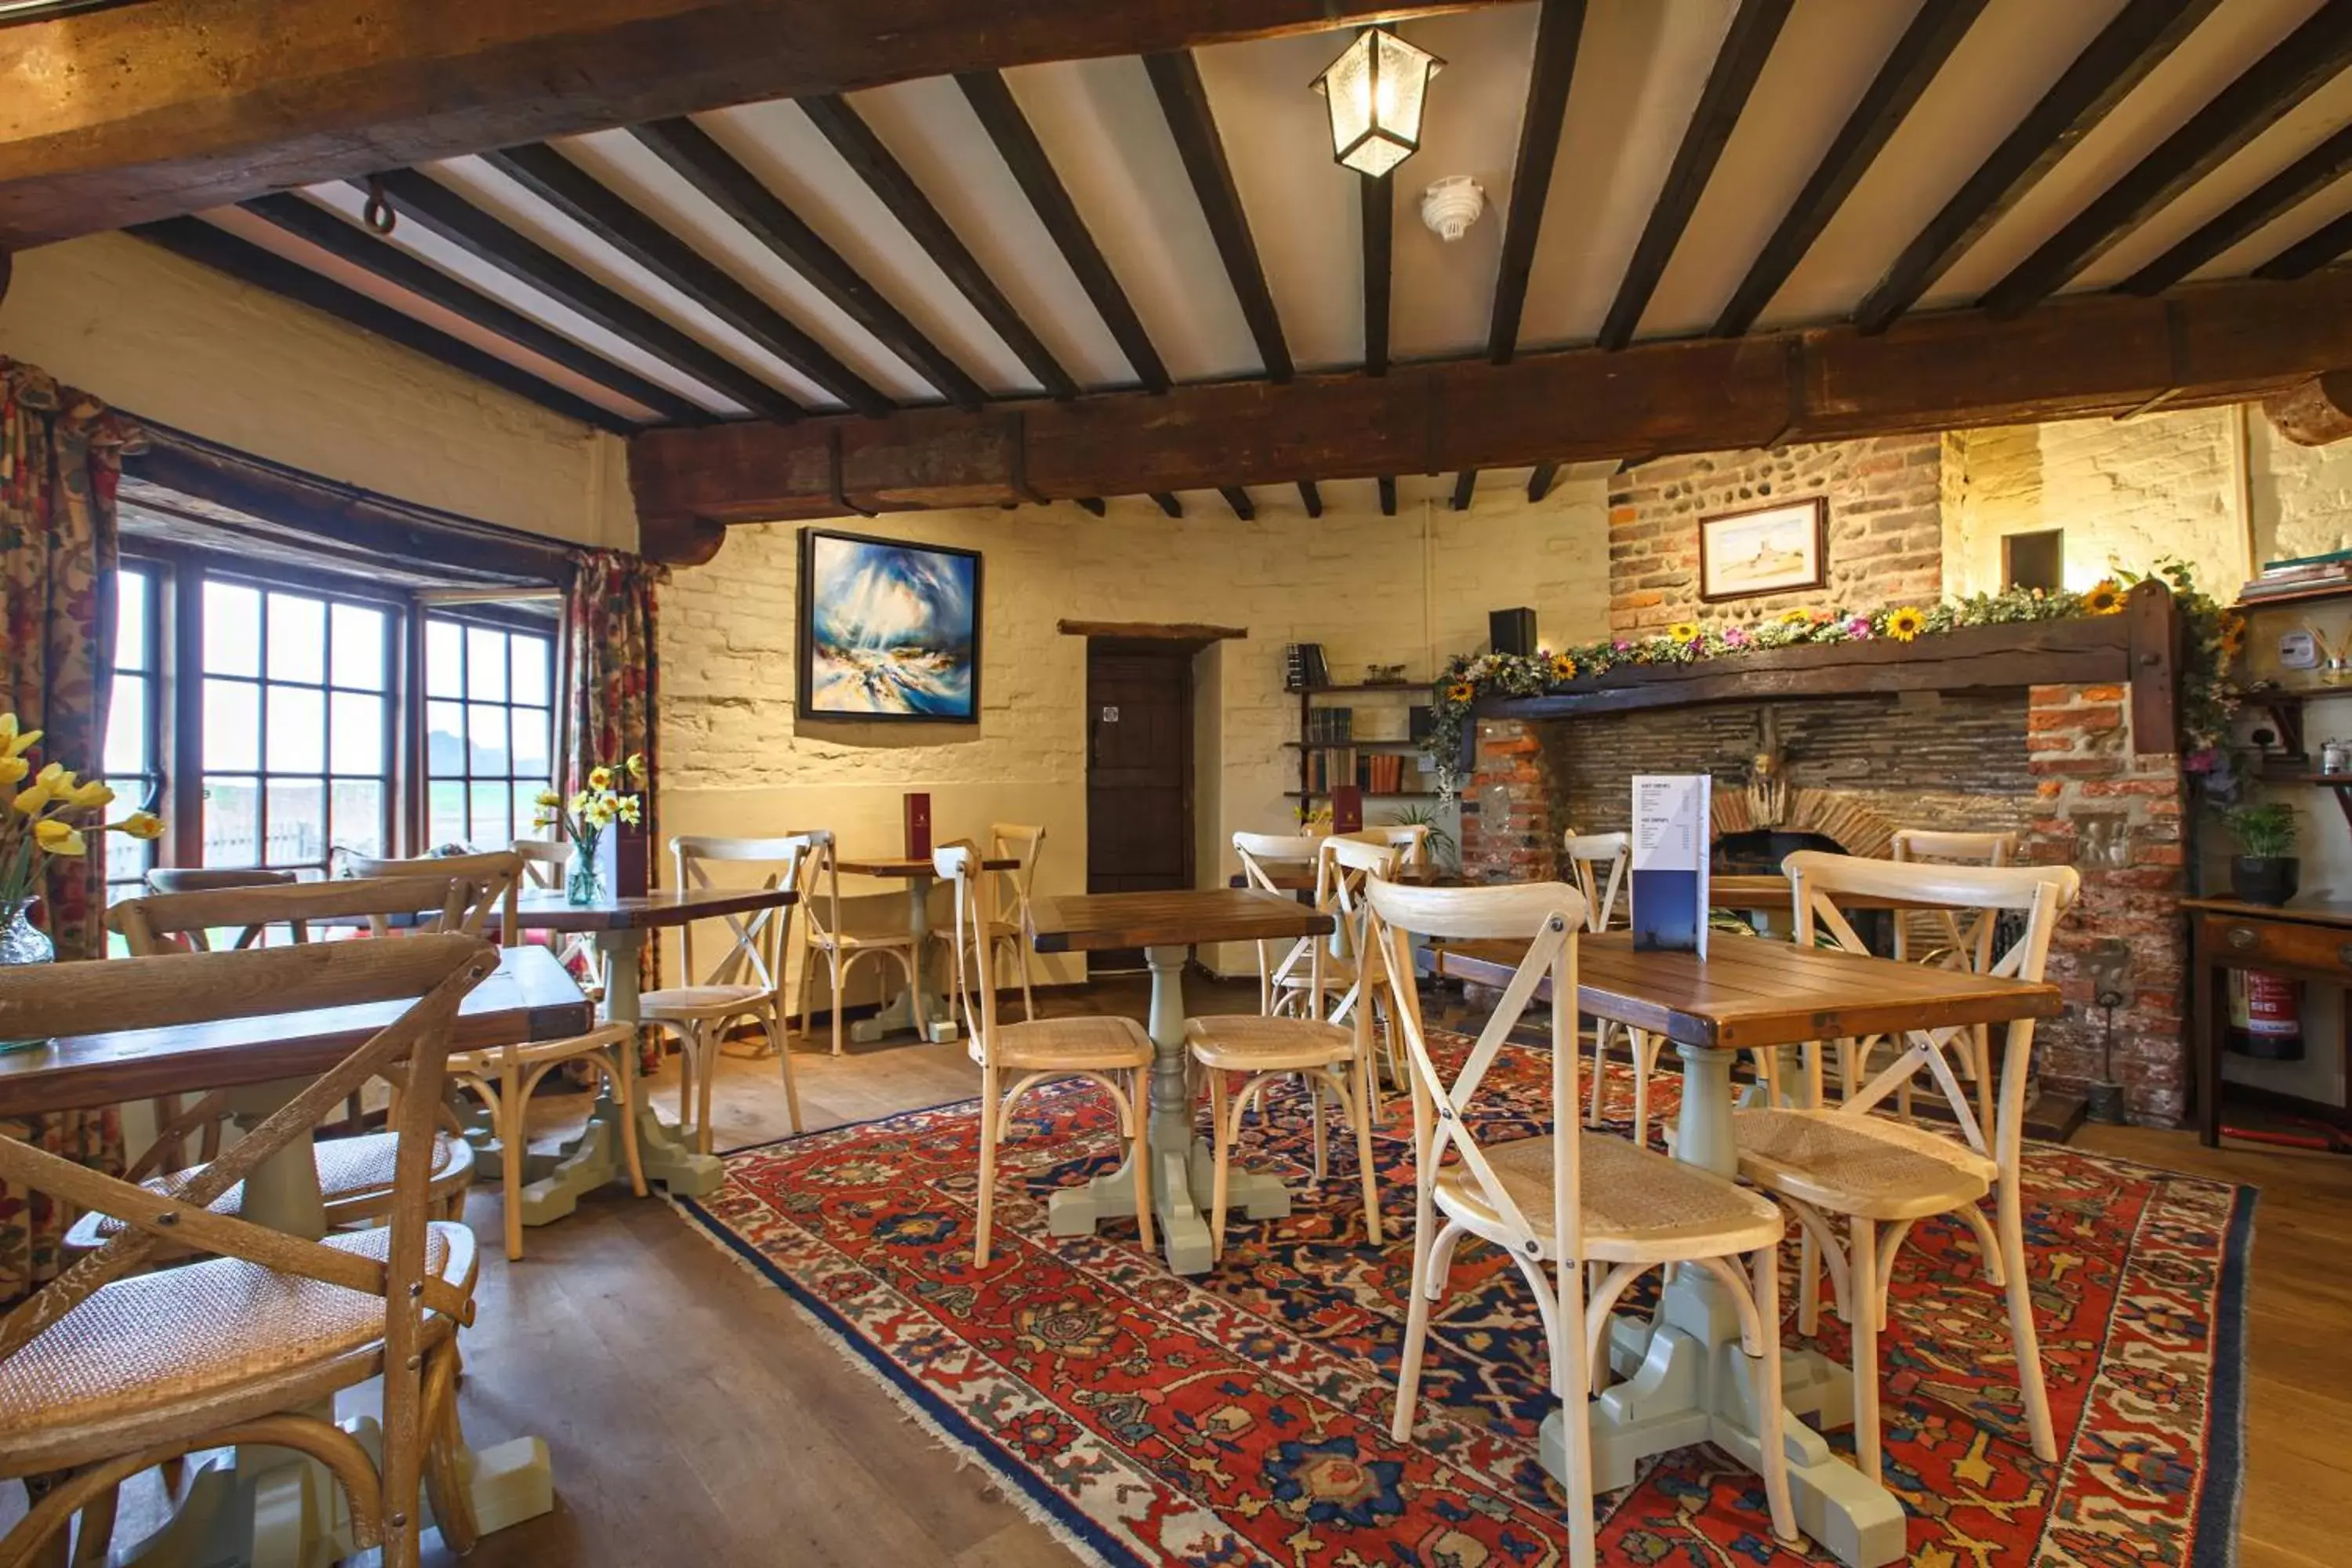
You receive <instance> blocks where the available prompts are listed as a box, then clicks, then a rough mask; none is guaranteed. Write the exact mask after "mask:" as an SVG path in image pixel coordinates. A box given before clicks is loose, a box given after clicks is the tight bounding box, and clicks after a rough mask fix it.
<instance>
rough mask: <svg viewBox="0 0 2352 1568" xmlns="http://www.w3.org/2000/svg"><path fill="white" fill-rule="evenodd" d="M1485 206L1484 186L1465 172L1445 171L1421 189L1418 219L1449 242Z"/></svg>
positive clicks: (1476, 219)
mask: <svg viewBox="0 0 2352 1568" xmlns="http://www.w3.org/2000/svg"><path fill="white" fill-rule="evenodd" d="M1485 211H1486V186H1484V185H1482V184H1479V183H1478V182H1477V181H1475V180H1474V179H1472V178H1471V177H1470V176H1469V175H1467V174H1448V175H1447V176H1446V177H1445V178H1444V179H1442V180H1440V181H1438V182H1437V183H1436V184H1433V185H1432V186H1430V187H1429V189H1427V190H1425V191H1423V192H1422V193H1421V221H1422V222H1423V223H1425V224H1427V225H1428V226H1429V232H1430V233H1432V234H1433V235H1435V236H1437V237H1438V238H1440V239H1442V240H1444V241H1445V243H1446V244H1448V245H1451V244H1453V243H1454V241H1455V240H1457V239H1460V238H1461V237H1463V236H1464V235H1465V234H1467V233H1469V232H1470V226H1471V225H1472V224H1474V223H1476V222H1477V221H1478V215H1479V214H1480V213H1483V212H1485Z"/></svg>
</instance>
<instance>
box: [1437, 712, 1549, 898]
mask: <svg viewBox="0 0 2352 1568" xmlns="http://www.w3.org/2000/svg"><path fill="white" fill-rule="evenodd" d="M1497 788H1499V789H1501V790H1502V791H1503V792H1504V794H1505V795H1506V796H1507V798H1508V800H1509V802H1510V816H1509V819H1508V821H1507V823H1498V822H1497V821H1496V818H1495V816H1494V815H1493V814H1492V813H1491V812H1489V811H1488V810H1487V809H1486V808H1487V805H1488V800H1487V796H1488V795H1489V794H1490V792H1492V791H1494V790H1496V789H1497ZM1558 798H1559V797H1558V792H1557V790H1556V788H1555V787H1554V784H1553V780H1552V773H1551V768H1550V766H1549V763H1548V762H1547V761H1546V759H1545V755H1544V744H1543V741H1542V739H1541V737H1540V736H1539V735H1538V726H1535V725H1529V724H1521V723H1518V722H1517V721H1510V720H1482V721H1480V722H1479V725H1478V753H1477V763H1476V772H1475V776H1474V778H1473V781H1472V784H1471V786H1470V788H1468V789H1467V790H1465V791H1464V792H1463V795H1462V869H1463V872H1464V874H1465V876H1467V877H1468V878H1469V879H1471V880H1472V881H1485V882H1539V881H1543V880H1545V879H1548V878H1550V877H1553V876H1556V875H1558V874H1559V836H1560V832H1561V831H1562V829H1560V828H1558V827H1555V826H1553V817H1554V812H1553V804H1554V802H1555V801H1556V800H1557V799H1558Z"/></svg>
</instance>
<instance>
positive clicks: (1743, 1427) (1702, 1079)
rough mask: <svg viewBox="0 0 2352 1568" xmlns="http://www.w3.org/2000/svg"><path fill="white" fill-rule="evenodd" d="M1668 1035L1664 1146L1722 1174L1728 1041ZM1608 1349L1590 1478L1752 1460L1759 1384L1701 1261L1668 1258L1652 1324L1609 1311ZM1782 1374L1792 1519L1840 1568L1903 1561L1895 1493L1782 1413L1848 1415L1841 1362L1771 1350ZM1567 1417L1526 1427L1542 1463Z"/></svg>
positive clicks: (1733, 1316) (1596, 1481) (1553, 1468)
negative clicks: (1669, 1093)
mask: <svg viewBox="0 0 2352 1568" xmlns="http://www.w3.org/2000/svg"><path fill="white" fill-rule="evenodd" d="M1675 1049H1676V1050H1677V1051H1679V1052H1680V1053H1681V1056H1682V1058H1683V1101H1682V1112H1681V1117H1680V1121H1679V1122H1678V1124H1677V1127H1676V1130H1675V1132H1676V1136H1675V1158H1676V1159H1678V1160H1686V1161H1688V1162H1690V1163H1692V1164H1694V1165H1700V1166H1704V1167H1705V1168H1706V1169H1707V1170H1710V1171H1713V1172H1714V1173H1716V1174H1717V1175H1720V1176H1732V1175H1736V1174H1738V1170H1739V1156H1738V1148H1737V1145H1736V1144H1735V1142H1734V1140H1733V1135H1732V1127H1731V1108H1732V1094H1731V1066H1732V1063H1733V1062H1734V1061H1735V1060H1737V1059H1738V1055H1739V1053H1738V1052H1737V1051H1721V1050H1711V1049H1708V1048H1706V1047H1701V1046H1677V1047H1675ZM1784 1081H1785V1079H1784ZM1609 1360H1610V1366H1611V1368H1612V1371H1613V1372H1614V1373H1616V1374H1617V1376H1618V1377H1619V1378H1620V1379H1621V1380H1622V1381H1619V1382H1617V1383H1614V1384H1611V1386H1610V1387H1609V1389H1608V1391H1607V1392H1606V1393H1604V1394H1601V1395H1600V1396H1599V1397H1598V1398H1596V1399H1591V1400H1589V1401H1587V1402H1585V1404H1584V1407H1583V1414H1584V1416H1585V1419H1586V1420H1588V1421H1589V1422H1590V1423H1591V1434H1592V1471H1593V1475H1592V1486H1593V1489H1594V1490H1595V1491H1604V1492H1605V1491H1614V1490H1616V1489H1619V1488H1621V1487H1627V1486H1631V1485H1632V1484H1633V1478H1634V1475H1635V1470H1636V1467H1637V1466H1638V1465H1639V1464H1640V1462H1641V1461H1642V1460H1643V1459H1645V1458H1649V1457H1651V1456H1652V1455H1654V1454H1662V1453H1664V1452H1666V1451H1667V1450H1668V1449H1670V1448H1681V1447H1688V1446H1689V1445H1691V1444H1693V1443H1700V1442H1709V1443H1713V1444H1715V1445H1716V1446H1717V1447H1719V1448H1722V1449H1723V1450H1724V1451H1725V1452H1727V1453H1728V1454H1730V1455H1731V1456H1732V1457H1733V1458H1737V1459H1738V1460H1739V1461H1740V1462H1742V1463H1743V1464H1746V1465H1748V1466H1749V1467H1750V1468H1754V1467H1756V1466H1757V1465H1758V1463H1759V1458H1760V1456H1761V1450H1760V1449H1759V1447H1758V1443H1757V1439H1756V1415H1755V1413H1756V1401H1757V1398H1758V1396H1759V1391H1758V1390H1757V1389H1756V1388H1755V1387H1754V1386H1753V1382H1754V1380H1753V1376H1752V1373H1751V1369H1750V1365H1749V1363H1748V1357H1747V1356H1746V1355H1745V1354H1744V1353H1742V1352H1741V1351H1740V1348H1739V1314H1738V1310H1737V1309H1736V1308H1735V1307H1734V1306H1733V1304H1732V1302H1731V1300H1729V1298H1727V1296H1726V1295H1725V1294H1724V1291H1723V1288H1722V1287H1721V1286H1720V1285H1718V1284H1717V1282H1716V1280H1715V1279H1714V1278H1713V1277H1712V1276H1711V1275H1708V1274H1707V1273H1706V1271H1705V1270H1703V1269H1698V1268H1677V1269H1675V1270H1674V1271H1673V1276H1672V1278H1671V1279H1669V1280H1668V1282H1667V1284H1666V1287H1665V1290H1664V1296H1663V1298H1662V1306H1661V1310H1660V1312H1659V1315H1658V1319H1657V1321H1656V1322H1655V1323H1654V1324H1653V1323H1650V1322H1645V1321H1633V1320H1630V1319H1626V1318H1617V1319H1614V1320H1612V1322H1611V1323H1610V1337H1609ZM1781 1381H1782V1386H1781V1387H1780V1389H1778V1390H1775V1391H1773V1392H1774V1393H1775V1394H1777V1395H1778V1397H1779V1398H1780V1402H1781V1404H1782V1405H1783V1407H1784V1408H1785V1410H1786V1411H1787V1413H1788V1415H1790V1419H1786V1420H1784V1421H1783V1422H1782V1423H1781V1435H1782V1436H1781V1447H1782V1451H1783V1452H1784V1453H1785V1454H1786V1455H1787V1457H1788V1462H1789V1489H1790V1494H1791V1496H1792V1498H1793V1499H1794V1500H1795V1502H1796V1506H1797V1525H1798V1528H1799V1529H1801V1530H1802V1531H1804V1532H1805V1533H1806V1534H1807V1535H1809V1536H1811V1538H1812V1539H1813V1540H1814V1541H1815V1542H1818V1543H1820V1545H1821V1546H1822V1547H1823V1548H1824V1549H1825V1550H1827V1551H1828V1552H1830V1554H1831V1555H1832V1556H1834V1557H1835V1558H1836V1559H1837V1560H1838V1561H1839V1562H1841V1563H1844V1564H1846V1568H1881V1565H1882V1564H1885V1563H1896V1562H1900V1561H1902V1559H1903V1556H1904V1554H1905V1552H1906V1542H1905V1524H1904V1516H1903V1505H1902V1504H1901V1503H1900V1502H1898V1501H1896V1500H1895V1494H1894V1493H1892V1492H1890V1491H1888V1490H1887V1489H1885V1487H1883V1486H1881V1485H1879V1484H1878V1483H1877V1482H1875V1481H1873V1480H1871V1479H1868V1478H1867V1477H1865V1476H1864V1475H1863V1473H1862V1472H1861V1471H1860V1470H1858V1469H1856V1468H1854V1467H1853V1466H1852V1465H1851V1464H1848V1463H1847V1462H1846V1461H1845V1460H1843V1459H1842V1458H1839V1457H1838V1456H1837V1455H1836V1454H1835V1453H1834V1452H1832V1450H1831V1448H1830V1446H1829V1444H1828V1443H1826V1442H1825V1441H1823V1440H1822V1435H1821V1434H1820V1433H1819V1432H1817V1431H1815V1430H1814V1429H1813V1428H1812V1427H1811V1426H1806V1425H1805V1424H1804V1423H1803V1422H1801V1421H1799V1420H1796V1419H1794V1418H1793V1417H1794V1416H1795V1415H1815V1416H1817V1417H1818V1418H1820V1419H1821V1420H1822V1421H1823V1422H1824V1423H1825V1424H1828V1425H1840V1424H1843V1423H1845V1422H1850V1421H1851V1420H1852V1419H1853V1389H1852V1386H1851V1384H1850V1382H1849V1381H1848V1380H1847V1378H1846V1375H1845V1373H1844V1371H1843V1368H1836V1367H1831V1366H1828V1365H1827V1364H1826V1363H1822V1361H1821V1360H1820V1358H1819V1357H1812V1358H1810V1359H1808V1358H1803V1357H1799V1356H1793V1355H1792V1356H1789V1357H1786V1358H1784V1360H1783V1363H1782V1367H1781ZM1567 1418H1568V1416H1567V1415H1566V1414H1565V1413H1563V1412H1559V1411H1555V1412H1554V1413H1553V1414H1552V1415H1549V1416H1547V1417H1546V1418H1545V1419H1544V1424H1543V1429H1542V1432H1541V1434H1540V1436H1539V1439H1538V1450H1539V1457H1540V1459H1541V1462H1542V1464H1543V1468H1545V1469H1546V1470H1547V1471H1549V1472H1550V1474H1552V1475H1553V1476H1554V1477H1558V1476H1559V1475H1561V1474H1562V1473H1563V1472H1564V1471H1565V1469H1566V1468H1567V1463H1566V1458H1567V1455H1566V1438H1565V1436H1563V1434H1562V1431H1561V1425H1560V1424H1561V1422H1562V1421H1563V1420H1565V1419H1567Z"/></svg>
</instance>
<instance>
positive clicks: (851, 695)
mask: <svg viewBox="0 0 2352 1568" xmlns="http://www.w3.org/2000/svg"><path fill="white" fill-rule="evenodd" d="M800 587H801V595H800V597H801V604H800V711H801V713H802V715H803V717H805V718H814V719H868V720H870V719H915V720H929V721H933V722H945V723H953V724H975V723H978V722H979V721H980V552H978V551H975V550H953V549H950V548H948V547H947V546H945V545H938V544H912V543H908V542H902V541H898V540H890V539H869V538H867V537H866V536H865V535H863V534H856V533H836V532H835V531H832V530H830V529H823V528H803V529H802V530H801V583H800Z"/></svg>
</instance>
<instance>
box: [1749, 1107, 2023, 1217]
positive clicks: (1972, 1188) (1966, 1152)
mask: <svg viewBox="0 0 2352 1568" xmlns="http://www.w3.org/2000/svg"><path fill="white" fill-rule="evenodd" d="M1731 1126H1732V1132H1733V1136H1734V1138H1735V1140H1736V1141H1737V1142H1738V1145H1739V1173H1740V1174H1741V1175H1742V1176H1745V1177H1746V1178H1747V1179H1748V1180H1749V1181H1751V1182H1753V1183H1755V1184H1757V1185H1758V1186H1759V1187H1761V1188H1763V1189H1764V1190H1765V1191H1766V1192H1769V1193H1778V1194H1780V1195H1781V1196H1783V1197H1790V1198H1794V1199H1796V1200H1797V1201H1799V1202H1800V1203H1807V1204H1811V1205H1813V1206H1814V1207H1815V1208H1818V1209H1822V1210H1824V1211H1826V1212H1828V1213H1831V1214H1843V1215H1860V1216H1862V1217H1863V1218H1864V1219H1874V1220H1906V1219H1925V1218H1927V1216H1928V1215H1939V1214H1944V1213H1948V1211H1950V1210H1952V1209H1956V1208H1958V1207H1960V1206H1961V1205H1964V1204H1972V1203H1975V1202H1976V1201H1977V1200H1978V1199H1979V1198H1981V1197H1983V1196H1984V1195H1985V1194H1987V1193H1989V1192H1990V1191H1991V1190H1992V1184H1993V1183H1994V1182H1995V1181H1996V1180H1998V1179H1999V1177H2000V1166H1999V1165H1997V1164H1995V1163H1993V1162H1992V1161H1990V1160H1989V1159H1987V1158H1986V1157H1985V1156H1983V1155H1981V1154H1979V1153H1978V1152H1976V1151H1975V1150H1973V1149H1970V1148H1969V1147H1968V1146H1967V1145H1966V1144H1964V1143H1962V1142H1959V1141H1958V1139H1954V1138H1947V1137H1945V1136H1944V1135H1943V1134H1941V1133H1939V1132H1932V1131H1928V1130H1927V1128H1925V1127H1916V1126H1912V1125H1910V1124H1909V1123H1906V1122H1901V1121H1890V1120H1888V1119H1887V1118H1885V1117H1883V1116H1850V1115H1847V1114H1845V1113H1843V1112H1842V1111H1837V1110H1743V1111H1741V1112H1740V1113H1739V1114H1738V1115H1737V1116H1735V1117H1733V1118H1732V1119H1731Z"/></svg>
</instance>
